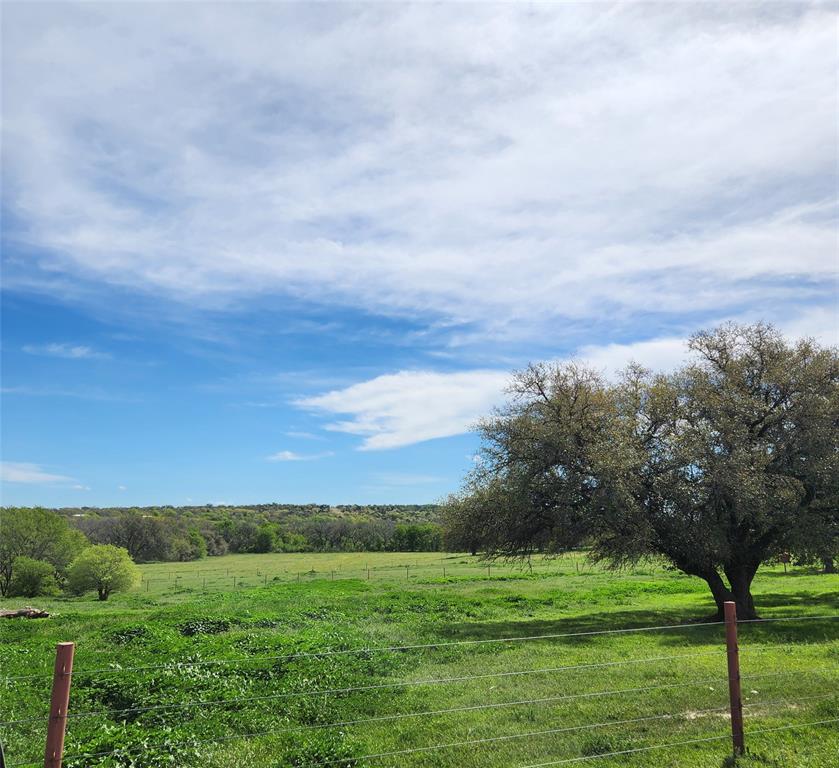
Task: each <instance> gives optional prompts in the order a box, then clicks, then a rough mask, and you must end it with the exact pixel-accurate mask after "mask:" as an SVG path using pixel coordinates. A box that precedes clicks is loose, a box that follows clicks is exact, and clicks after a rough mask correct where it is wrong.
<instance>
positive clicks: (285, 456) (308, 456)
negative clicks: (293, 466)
mask: <svg viewBox="0 0 839 768" xmlns="http://www.w3.org/2000/svg"><path fill="white" fill-rule="evenodd" d="M333 455H334V454H333V453H332V451H323V452H322V453H295V452H294V451H279V452H277V453H272V454H271V455H270V456H266V457H265V458H266V461H317V460H318V459H325V458H327V457H328V456H333Z"/></svg>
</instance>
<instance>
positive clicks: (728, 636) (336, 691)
mask: <svg viewBox="0 0 839 768" xmlns="http://www.w3.org/2000/svg"><path fill="white" fill-rule="evenodd" d="M836 618H839V615H830V616H781V617H770V618H767V619H747V620H744V621H741V622H738V621H737V618H736V611H735V605H734V603H731V602H729V603H726V605H725V620H724V621H722V622H721V621H709V622H695V623H690V624H667V625H658V626H646V627H634V628H621V629H604V630H590V631H579V632H564V633H551V634H542V635H530V636H521V637H504V638H481V639H471V640H453V641H443V642H435V643H421V644H412V645H402V646H385V647H367V648H356V649H336V650H332V651H321V652H302V653H297V654H286V655H283V656H263V657H249V658H245V659H238V660H237V659H217V660H204V661H198V662H185V663H182V664H175V665H172V664H161V665H153V666H150V667H146V668H147V669H167V670H172V669H175V670H177V669H180V668H181V667H188V666H197V665H204V664H210V663H220V664H234V663H251V662H254V661H265V660H269V659H293V658H307V657H308V658H324V657H330V656H337V655H347V654H352V653H375V652H384V651H414V650H422V649H434V648H447V647H453V646H455V647H456V646H481V645H484V644H487V643H515V642H524V641H536V640H554V639H561V638H573V637H591V636H600V635H614V634H625V633H638V632H652V631H658V630H662V631H666V630H674V629H693V628H697V627H709V626H720V625H724V626H725V630H726V632H725V651H724V653H725V654H726V658H727V667H728V675H727V678H703V679H691V680H686V681H680V682H676V683H670V684H663V685H653V686H641V687H635V688H624V689H613V690H605V691H589V692H583V693H576V694H565V695H562V696H555V697H542V698H541V699H522V700H518V701H507V702H482V703H479V704H472V705H464V706H460V707H450V708H447V709H439V710H429V711H427V712H408V713H397V714H393V715H382V716H378V717H374V718H364V719H358V720H356V721H344V722H343V723H332V724H330V723H323V724H316V725H315V727H319V728H337V727H350V726H352V725H361V724H364V723H372V722H386V721H396V720H402V719H407V718H418V717H435V716H438V717H439V716H446V715H453V714H455V713H457V712H468V711H474V710H492V709H496V710H497V709H500V708H503V707H515V706H525V705H532V704H537V703H538V704H557V703H560V702H562V701H564V700H565V701H567V700H570V699H585V698H593V697H598V696H619V695H623V694H628V693H640V692H648V691H654V690H666V689H671V690H673V689H686V688H689V687H692V686H697V685H706V684H710V683H718V682H723V681H725V680H727V681H728V687H729V705H728V707H727V708H726V707H719V708H716V710H715V711H721V710H724V709H728V710H729V714H730V718H729V720H730V726H731V738H732V744H733V751H734V754H735V755H738V754H743V752H744V750H745V747H744V737H745V736H746V735H749V734H752V733H754V734H756V735H757V734H761V733H770V732H772V731H774V730H789V729H790V728H795V727H801V728H804V727H810V726H813V727H815V726H818V725H824V724H829V723H833V722H837V721H839V718H835V719H831V720H821V721H813V722H810V723H804V724H800V725H798V726H795V725H794V726H787V727H783V728H770V729H750V730H749V731H748V732H745V733H744V728H743V710H744V709H746V710H748V711H753V710H754V708H759V707H761V706H763V707H764V708H765V707H767V706H771V705H772V702H763V703H761V702H746V703H744V702H743V698H742V695H741V681H743V680H756V679H763V678H771V677H783V676H790V675H796V676H801V675H805V674H821V673H822V672H832V671H833V670H832V669H827V668H817V669H811V670H804V671H798V670H787V671H779V672H764V673H757V674H753V675H741V673H740V663H739V644H738V639H737V628H738V624H739V625H753V624H763V623H769V622H783V621H816V620H819V621H821V620H833V619H836ZM74 651H75V646H74V644H73V643H59V644H58V646H57V651H56V661H55V669H54V674H53V689H52V701H51V705H50V715H49V720H48V729H47V746H46V750H45V758H44V765H45V768H60V766H61V762H62V756H63V743H64V737H65V733H66V728H67V724H68V720H71V721H77V720H79V719H87V718H94V717H103V716H104V717H109V718H114V717H115V716H119V715H127V714H134V713H141V712H151V711H162V710H184V709H187V708H194V707H202V708H206V707H224V706H230V705H234V704H246V703H249V702H263V701H271V700H278V699H290V698H299V697H330V696H340V695H343V694H347V693H356V692H364V691H375V690H384V689H400V688H406V687H409V686H426V685H449V684H453V683H463V682H468V681H474V680H482V679H498V678H513V677H518V676H523V675H535V674H552V673H557V672H569V671H575V670H577V671H583V670H592V669H597V668H607V667H617V666H622V665H629V664H643V663H650V662H667V661H672V660H680V659H686V658H693V657H699V656H715V655H716V656H719V655H721V654H722V653H723V651H721V650H719V649H718V650H713V651H701V652H694V653H689V654H670V655H667V656H655V657H648V658H642V659H621V660H612V661H606V662H596V663H586V664H573V665H563V666H558V667H546V668H539V669H525V670H514V671H506V672H494V673H482V674H475V675H461V676H452V677H444V678H428V679H419V680H404V681H399V682H393V683H390V682H388V683H376V684H370V685H362V686H350V687H345V688H329V689H316V690H309V691H289V692H284V693H279V694H270V695H264V696H240V697H234V698H229V699H218V700H205V701H188V702H178V703H170V704H154V705H149V706H143V707H128V708H124V709H118V710H110V711H108V710H106V711H98V712H81V713H77V714H76V713H68V711H67V710H68V702H69V693H70V686H71V680H72V676H73V655H74ZM133 669H140V668H139V667H138V668H133ZM130 671H132V668H130V667H126V668H114V667H108V668H106V669H103V670H88V671H84V670H77V674H82V675H84V674H88V675H95V674H99V673H103V672H107V673H112V674H113V673H119V672H130ZM21 677H27V676H21ZM29 677H30V678H31V677H34V676H29ZM8 680H10V679H8ZM8 680H7V681H8ZM817 698H824V697H819V696H814V697H805V698H803V699H801V700H802V701H804V700H812V699H817ZM789 701H790V700H789V699H787V700H782V702H779V703H789ZM687 714H691V712H688V713H681V714H675V715H674V714H672V713H665V714H661V715H647V716H643V717H634V718H631V719H627V720H622V721H616V720H611V721H608V722H606V723H588V724H581V725H578V726H566V727H562V728H552V729H548V730H543V731H533V732H528V733H514V734H507V735H499V736H491V737H485V738H480V739H469V740H465V741H457V742H449V743H446V744H433V745H428V746H418V747H411V748H406V749H400V750H391V751H384V752H377V753H371V754H369V755H363V756H361V757H354V758H353V759H355V760H376V759H382V758H387V757H396V756H404V755H409V754H415V753H422V752H428V751H433V750H438V749H454V748H458V747H465V746H473V745H479V744H484V743H496V742H506V741H512V740H514V739H520V738H535V737H538V736H545V735H550V734H557V733H563V732H572V731H578V730H587V729H593V728H600V727H607V726H609V725H621V724H623V725H628V724H630V723H635V722H644V721H653V720H663V719H666V718H671V719H672V718H678V717H681V716H684V715H687ZM692 714H696V712H695V711H693V712H692ZM25 722H41V723H43V718H31V719H29V720H28V721H27V720H25V719H17V720H11V721H7V722H5V723H0V726H2V727H8V726H10V725H20V724H24V723H25ZM308 729H309V727H307V726H299V727H292V728H287V729H279V730H277V729H274V731H272V732H273V733H275V734H277V735H279V734H281V733H286V732H298V731H301V730H308ZM234 738H247V736H245V735H242V734H235V735H231V736H230V737H222V738H221V739H207V740H204V743H211V742H213V741H224V740H229V739H234ZM722 738H726V737H712V738H709V739H700V740H697V741H692V742H690V743H699V742H701V741H716V740H720V739H722ZM193 741H194V740H185V741H184V743H185V744H191V743H192V742H193ZM198 743H201V742H198ZM680 743H681V742H679V743H677V742H671V743H669V744H663V745H652V746H646V747H639V748H636V749H632V750H624V751H620V752H616V753H614V754H632V753H633V752H636V751H640V752H643V751H648V750H651V749H659V748H661V749H663V748H666V747H668V746H677V745H678V744H680ZM686 743H687V742H686ZM129 746H130V745H129ZM141 746H142V745H141ZM107 754H114V752H111V753H107ZM87 756H89V757H94V756H97V755H96V754H95V753H89V755H87ZM604 756H607V753H603V754H601V755H596V756H584V757H583V758H568V759H563V760H558V761H553V762H549V763H544V764H540V765H545V766H547V765H561V764H564V763H573V762H579V761H581V760H582V759H594V758H596V757H604ZM79 757H83V756H79ZM346 760H347V758H341V759H335V760H328V761H326V762H324V761H320V762H319V763H318V765H333V764H336V763H340V762H345V761H346ZM18 764H19V765H26V764H32V763H18ZM18 764H13V765H18ZM533 768H536V766H533Z"/></svg>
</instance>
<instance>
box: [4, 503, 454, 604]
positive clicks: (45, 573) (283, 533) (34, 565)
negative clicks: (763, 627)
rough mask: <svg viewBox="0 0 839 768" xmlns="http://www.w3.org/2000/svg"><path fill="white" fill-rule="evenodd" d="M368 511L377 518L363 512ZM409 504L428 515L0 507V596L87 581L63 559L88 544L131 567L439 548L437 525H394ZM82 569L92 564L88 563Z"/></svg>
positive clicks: (391, 510)
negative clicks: (247, 556)
mask: <svg viewBox="0 0 839 768" xmlns="http://www.w3.org/2000/svg"><path fill="white" fill-rule="evenodd" d="M208 509H209V510H210V512H211V514H207V510H208ZM371 509H372V510H373V512H374V515H375V516H369V517H364V516H362V514H361V513H362V512H370V510H371ZM417 509H425V511H426V514H420V515H419V517H420V519H421V520H422V519H427V518H428V517H430V516H431V513H430V509H431V508H418V507H377V508H370V507H343V508H334V507H324V506H319V505H311V506H309V507H305V508H302V511H303V512H304V514H301V509H300V508H296V509H294V510H289V508H288V507H279V506H278V505H259V507H258V508H257V507H250V508H229V507H222V508H219V507H210V508H207V507H193V508H189V510H188V512H186V513H185V514H180V510H178V509H177V508H173V507H168V508H160V507H157V508H144V509H108V510H99V509H95V508H87V509H85V510H84V511H80V510H79V511H77V510H73V511H70V510H48V509H42V508H12V507H7V508H0V531H2V536H0V594H1V595H3V596H6V595H8V596H26V597H34V596H36V595H51V594H58V593H60V592H61V591H62V590H63V589H68V588H69V589H71V591H72V590H73V589H76V588H77V587H78V585H79V584H82V583H86V582H84V579H81V578H78V577H77V578H70V576H71V565H72V563H73V562H74V561H75V560H77V559H78V558H80V556H81V555H82V553H83V552H85V551H86V550H87V549H89V548H90V549H92V550H93V551H94V552H95V553H97V558H98V559H103V560H107V559H108V558H114V557H116V555H114V551H115V550H118V551H120V552H124V553H125V556H126V558H129V562H132V561H133V562H138V563H148V562H159V561H188V560H200V559H202V558H204V557H207V556H217V555H224V554H227V553H228V552H234V553H266V552H421V551H422V552H429V551H438V550H439V549H440V548H441V546H442V528H441V526H440V525H438V524H437V523H434V522H407V521H401V522H399V521H397V520H398V518H400V517H405V516H407V515H408V514H410V512H411V511H413V510H417ZM435 509H436V508H435ZM202 511H203V513H204V514H202ZM394 518H397V519H394ZM81 562H82V563H86V561H85V560H84V559H83V560H82V561H81ZM81 567H82V566H81V565H79V566H78V568H77V570H80V569H81ZM103 567H104V566H103ZM85 568H86V572H88V573H90V572H92V571H93V570H95V569H94V568H92V566H91V564H90V563H87V564H86V565H85ZM92 588H95V589H96V590H97V592H98V593H99V594H100V595H102V594H104V595H105V598H102V599H106V597H107V595H108V594H110V591H112V589H111V588H110V587H109V586H108V585H102V584H96V585H93V586H91V589H92ZM76 591H78V590H77V589H76Z"/></svg>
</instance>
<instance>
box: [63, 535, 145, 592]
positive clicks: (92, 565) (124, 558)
mask: <svg viewBox="0 0 839 768" xmlns="http://www.w3.org/2000/svg"><path fill="white" fill-rule="evenodd" d="M139 578H140V569H139V568H137V566H136V565H135V564H134V561H133V560H132V559H131V557H130V556H129V554H128V550H126V549H124V548H123V547H115V546H113V545H111V544H96V545H94V546H92V547H88V548H87V549H86V550H85V551H84V552H82V554H80V555H79V556H78V557H77V558H76V559H75V560H73V562H72V563H71V564H70V568H69V569H68V572H67V584H68V587H69V588H70V591H71V592H74V593H76V594H83V593H85V592H87V591H89V590H92V589H95V590H96V592H97V594H98V595H99V599H100V600H107V599H108V597H109V596H110V594H111V592H121V591H124V590H127V589H130V588H131V587H132V586H134V584H136V582H137V581H138V580H139Z"/></svg>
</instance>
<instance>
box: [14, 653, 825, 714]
mask: <svg viewBox="0 0 839 768" xmlns="http://www.w3.org/2000/svg"><path fill="white" fill-rule="evenodd" d="M703 655H717V656H719V655H722V652H720V651H715V652H713V654H710V653H706V654H687V657H691V656H703ZM661 658H662V659H680V658H685V656H665V657H661ZM656 660H658V659H632V660H627V661H619V662H606V663H601V664H581V665H573V666H566V667H552V668H547V669H533V670H522V671H514V672H495V673H487V674H481V675H463V676H459V677H448V678H430V679H426V680H408V681H402V682H396V683H382V684H376V685H367V686H356V687H351V688H333V689H322V690H313V691H289V692H286V693H275V694H266V695H264V696H241V697H236V698H232V699H214V700H206V701H190V702H177V703H172V704H154V705H150V706H147V707H129V708H125V709H115V710H102V711H94V712H79V713H71V714H68V715H67V719H68V720H80V719H89V718H92V717H112V716H114V715H128V714H138V713H140V712H153V711H160V710H164V709H191V708H193V707H205V706H219V707H221V706H225V705H231V704H247V703H248V702H253V701H274V700H278V699H286V698H297V697H308V696H337V695H340V694H344V693H361V692H364V691H373V690H382V689H387V688H402V687H411V686H416V685H437V684H439V685H442V684H447V683H453V682H457V683H460V682H469V681H471V680H480V679H487V678H500V677H514V676H521V675H530V674H539V673H545V672H564V671H572V670H580V669H591V668H595V667H610V666H618V665H626V664H634V663H639V662H643V661H656ZM829 671H831V670H829V669H827V668H825V667H820V668H817V669H811V670H806V671H804V672H802V671H800V670H789V671H782V672H760V673H756V674H754V675H742V676H741V678H740V679H741V680H761V679H764V678H771V677H788V676H790V675H802V674H818V673H821V672H829ZM727 679H728V678H725V677H711V678H700V679H693V680H684V681H681V682H678V683H664V684H660V685H644V686H637V687H634V688H616V689H611V690H605V691H584V692H582V693H571V694H563V695H561V696H546V697H543V698H539V699H531V700H526V701H515V702H501V703H494V704H482V705H475V706H464V707H455V708H451V709H447V710H437V711H430V712H427V713H426V712H420V713H415V714H409V715H404V716H405V717H414V716H423V715H426V714H428V715H432V714H442V713H444V712H460V711H464V712H465V711H469V710H480V709H496V708H503V707H508V706H516V705H519V704H539V703H551V702H556V703H559V702H561V701H571V700H575V699H589V698H599V697H604V696H618V695H621V694H628V693H649V692H651V691H662V690H672V689H677V688H690V687H693V686H697V685H709V684H711V683H724V682H725V681H726V680H727ZM390 717H391V716H383V717H382V718H381V719H390ZM44 719H45V718H44V717H43V716H41V717H29V718H24V719H21V720H12V721H8V722H2V723H0V726H6V725H23V724H29V723H43V722H44ZM377 719H379V718H372V719H370V720H368V721H366V722H373V721H375V720H377Z"/></svg>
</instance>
